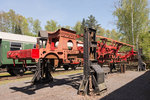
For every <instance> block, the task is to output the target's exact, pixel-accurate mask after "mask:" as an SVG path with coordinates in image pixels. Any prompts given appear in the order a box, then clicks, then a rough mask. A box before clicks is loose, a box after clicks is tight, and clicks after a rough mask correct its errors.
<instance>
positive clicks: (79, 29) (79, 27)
mask: <svg viewBox="0 0 150 100" xmlns="http://www.w3.org/2000/svg"><path fill="white" fill-rule="evenodd" d="M73 30H74V31H76V32H77V34H81V33H82V30H81V22H80V21H78V22H77V23H76V24H75V26H74V27H73ZM82 34H83V33H82Z"/></svg>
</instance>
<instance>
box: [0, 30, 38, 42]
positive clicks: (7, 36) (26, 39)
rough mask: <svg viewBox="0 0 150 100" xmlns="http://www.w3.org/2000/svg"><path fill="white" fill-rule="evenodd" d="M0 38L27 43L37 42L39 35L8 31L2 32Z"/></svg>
mask: <svg viewBox="0 0 150 100" xmlns="http://www.w3.org/2000/svg"><path fill="white" fill-rule="evenodd" d="M0 39H2V40H9V41H20V42H26V43H36V42H37V37H32V36H26V35H19V34H13V33H7V32H0Z"/></svg>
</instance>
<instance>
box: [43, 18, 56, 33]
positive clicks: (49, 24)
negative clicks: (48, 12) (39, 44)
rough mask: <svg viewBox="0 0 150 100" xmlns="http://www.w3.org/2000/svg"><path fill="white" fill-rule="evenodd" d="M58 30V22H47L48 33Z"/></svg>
mask: <svg viewBox="0 0 150 100" xmlns="http://www.w3.org/2000/svg"><path fill="white" fill-rule="evenodd" d="M57 29H58V25H57V22H56V21H54V20H50V21H47V25H45V30H47V31H56V30H57Z"/></svg>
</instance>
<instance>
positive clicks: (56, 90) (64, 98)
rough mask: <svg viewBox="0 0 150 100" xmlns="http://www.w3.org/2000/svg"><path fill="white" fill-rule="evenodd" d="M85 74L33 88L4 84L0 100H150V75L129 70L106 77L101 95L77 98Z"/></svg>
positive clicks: (23, 83)
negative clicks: (105, 89) (105, 87)
mask: <svg viewBox="0 0 150 100" xmlns="http://www.w3.org/2000/svg"><path fill="white" fill-rule="evenodd" d="M81 79H82V74H81V73H77V74H73V75H63V76H57V77H55V79H54V82H53V83H50V84H39V85H36V86H31V85H30V83H29V82H30V79H26V80H22V81H14V82H10V83H7V84H3V85H0V90H1V92H0V100H100V99H101V100H150V94H149V93H150V72H149V71H143V72H136V71H126V73H125V74H121V73H113V74H109V75H108V76H107V78H106V85H107V88H108V89H107V91H106V92H105V93H103V94H102V95H100V96H80V95H77V90H78V88H79V83H80V82H81V81H80V80H81Z"/></svg>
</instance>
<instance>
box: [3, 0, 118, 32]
mask: <svg viewBox="0 0 150 100" xmlns="http://www.w3.org/2000/svg"><path fill="white" fill-rule="evenodd" d="M116 1H117V0H0V11H9V9H13V10H14V11H15V12H16V13H19V14H21V15H23V16H25V17H33V18H34V19H39V20H40V21H41V26H42V28H44V25H45V24H46V21H47V20H51V19H53V20H55V21H57V22H58V23H59V24H60V25H62V26H66V25H69V26H74V25H75V23H76V22H77V21H82V19H83V18H87V17H88V16H89V15H91V14H92V15H94V16H95V18H96V20H97V21H98V22H99V24H101V26H102V27H103V28H105V29H116V25H115V24H114V23H115V18H114V16H113V15H112V13H113V11H114V2H116Z"/></svg>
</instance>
